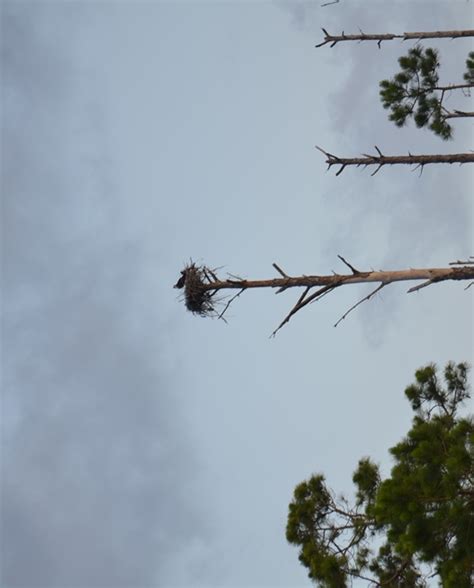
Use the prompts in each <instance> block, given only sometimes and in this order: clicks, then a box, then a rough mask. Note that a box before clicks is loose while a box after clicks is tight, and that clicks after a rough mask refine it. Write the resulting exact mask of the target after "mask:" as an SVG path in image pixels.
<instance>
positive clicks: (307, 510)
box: [286, 363, 474, 588]
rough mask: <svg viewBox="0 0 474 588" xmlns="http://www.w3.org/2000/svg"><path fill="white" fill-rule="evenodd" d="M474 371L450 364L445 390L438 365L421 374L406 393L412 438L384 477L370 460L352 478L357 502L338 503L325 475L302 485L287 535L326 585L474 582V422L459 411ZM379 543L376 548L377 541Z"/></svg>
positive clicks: (453, 587) (409, 587) (419, 587)
mask: <svg viewBox="0 0 474 588" xmlns="http://www.w3.org/2000/svg"><path fill="white" fill-rule="evenodd" d="M467 372H468V366H467V364H465V363H459V364H457V365H455V364H453V363H449V364H448V365H447V366H446V368H445V370H444V385H443V383H442V382H440V379H439V378H438V374H437V370H436V367H435V366H434V365H428V366H426V367H423V368H421V369H419V370H418V371H417V372H416V382H415V383H414V384H412V385H411V386H408V388H406V390H405V395H406V397H407V398H408V400H409V401H410V404H411V407H412V409H413V411H414V413H415V415H414V418H413V423H412V427H411V429H410V430H409V431H408V434H407V436H406V437H405V438H404V439H403V440H402V441H401V442H400V443H398V444H397V445H395V446H394V447H392V448H391V449H390V453H391V455H392V458H393V460H394V462H395V464H394V466H393V468H392V471H391V474H390V476H389V477H388V478H387V479H385V480H382V479H381V476H380V471H379V468H378V466H377V465H376V464H374V463H373V462H372V461H371V460H370V459H368V458H365V459H361V460H360V461H359V464H358V467H357V469H356V471H355V472H354V475H353V482H354V484H355V491H356V492H355V501H354V503H353V504H352V505H350V504H349V502H348V501H347V500H346V499H344V498H336V497H335V495H334V494H333V493H332V491H331V490H329V488H328V486H327V485H326V482H325V478H324V476H323V475H321V474H318V475H313V476H312V477H311V478H310V479H309V480H307V481H305V482H302V483H301V484H299V485H298V486H297V487H296V488H295V491H294V497H293V500H292V502H291V503H290V505H289V514H288V522H287V528H286V537H287V540H288V541H289V543H291V544H293V545H296V546H298V547H299V550H300V551H299V560H300V562H301V563H302V564H303V565H304V566H305V567H307V568H308V575H309V577H310V578H311V579H312V580H313V581H314V582H315V583H316V585H317V586H320V587H321V588H346V587H347V586H350V582H351V580H352V579H354V578H359V579H362V580H365V581H366V582H367V586H371V587H372V586H378V587H382V586H383V587H389V588H423V587H426V586H428V584H427V581H426V580H427V577H428V576H429V577H431V576H433V575H436V576H437V577H438V579H439V582H440V585H441V586H443V588H472V586H473V585H474V584H473V582H474V421H473V418H472V417H471V416H462V415H461V414H460V410H461V407H462V404H463V402H464V401H466V400H467V399H468V398H469V397H470V395H469V391H468V383H467ZM380 543H381V546H380V547H379V548H378V549H377V548H376V547H375V544H377V545H380Z"/></svg>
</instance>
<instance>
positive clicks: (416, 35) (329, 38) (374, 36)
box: [316, 29, 474, 48]
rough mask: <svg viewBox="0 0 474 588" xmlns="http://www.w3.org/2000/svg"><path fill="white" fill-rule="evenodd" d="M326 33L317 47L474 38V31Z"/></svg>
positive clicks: (324, 30) (324, 31)
mask: <svg viewBox="0 0 474 588" xmlns="http://www.w3.org/2000/svg"><path fill="white" fill-rule="evenodd" d="M322 30H323V33H324V41H323V42H322V43H319V44H318V45H316V47H323V46H324V45H327V44H329V43H330V44H331V47H334V46H335V45H337V43H342V42H343V41H377V45H378V46H379V48H380V45H381V43H382V42H383V41H393V40H394V39H403V40H404V41H407V40H409V39H459V38H465V37H474V30H458V31H425V32H422V31H419V32H410V33H403V34H393V33H369V34H366V33H363V32H362V31H361V32H360V33H358V34H349V35H346V34H345V33H344V31H343V32H342V34H340V35H330V34H329V33H328V32H327V31H326V29H322Z"/></svg>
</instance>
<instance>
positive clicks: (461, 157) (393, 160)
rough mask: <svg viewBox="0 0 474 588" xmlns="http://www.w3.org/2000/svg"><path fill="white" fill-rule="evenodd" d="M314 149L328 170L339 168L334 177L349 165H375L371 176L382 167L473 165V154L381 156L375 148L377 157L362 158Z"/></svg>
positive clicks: (367, 156) (366, 156)
mask: <svg viewBox="0 0 474 588" xmlns="http://www.w3.org/2000/svg"><path fill="white" fill-rule="evenodd" d="M464 114H466V113H463V115H464ZM468 114H470V113H468ZM316 148H317V149H318V150H319V151H321V152H322V153H324V155H325V156H326V163H327V164H328V169H329V168H331V167H332V166H333V165H340V166H341V168H340V169H339V170H338V172H337V174H336V176H338V175H340V174H341V173H342V172H343V171H344V169H345V168H346V167H347V166H350V165H355V166H357V167H359V166H361V165H362V166H364V167H366V166H369V165H376V166H378V167H377V169H376V170H375V171H374V172H373V173H372V175H375V174H376V173H377V172H378V171H379V169H380V168H381V167H382V166H384V165H418V166H421V167H423V166H425V165H429V164H433V163H474V153H447V154H434V155H412V154H411V153H409V154H408V155H383V154H382V152H381V151H380V149H378V147H375V149H376V150H377V153H378V155H367V154H366V153H364V154H363V157H339V156H337V155H333V154H332V153H328V152H327V151H324V149H321V147H317V146H316Z"/></svg>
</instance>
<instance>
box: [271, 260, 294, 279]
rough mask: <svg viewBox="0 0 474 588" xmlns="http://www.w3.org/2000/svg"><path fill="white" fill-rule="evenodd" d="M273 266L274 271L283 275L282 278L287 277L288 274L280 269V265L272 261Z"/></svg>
mask: <svg viewBox="0 0 474 588" xmlns="http://www.w3.org/2000/svg"><path fill="white" fill-rule="evenodd" d="M272 265H273V267H274V268H275V269H276V271H277V272H278V273H279V274H280V275H281V276H283V277H284V278H289V277H290V276H288V275H287V274H285V272H284V271H283V270H282V269H281V267H280V266H278V265H277V264H276V263H275V262H273V263H272Z"/></svg>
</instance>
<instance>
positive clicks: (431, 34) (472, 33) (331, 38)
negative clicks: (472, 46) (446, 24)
mask: <svg viewBox="0 0 474 588" xmlns="http://www.w3.org/2000/svg"><path fill="white" fill-rule="evenodd" d="M328 4H334V2H328ZM322 6H326V4H322ZM322 31H323V33H324V41H323V42H322V43H319V44H318V45H316V47H323V46H324V45H327V44H330V45H331V48H332V47H334V46H335V45H337V43H342V42H343V41H359V42H360V41H377V45H378V47H379V49H380V46H381V44H382V42H383V41H393V40H394V39H403V40H404V41H407V40H409V39H459V38H465V37H474V30H459V31H427V32H411V33H403V34H398V35H397V34H392V33H370V34H366V33H363V32H362V31H361V32H360V33H359V34H355V35H353V34H351V35H346V34H345V33H344V31H343V32H342V34H340V35H330V34H329V33H328V32H327V31H326V29H322Z"/></svg>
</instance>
